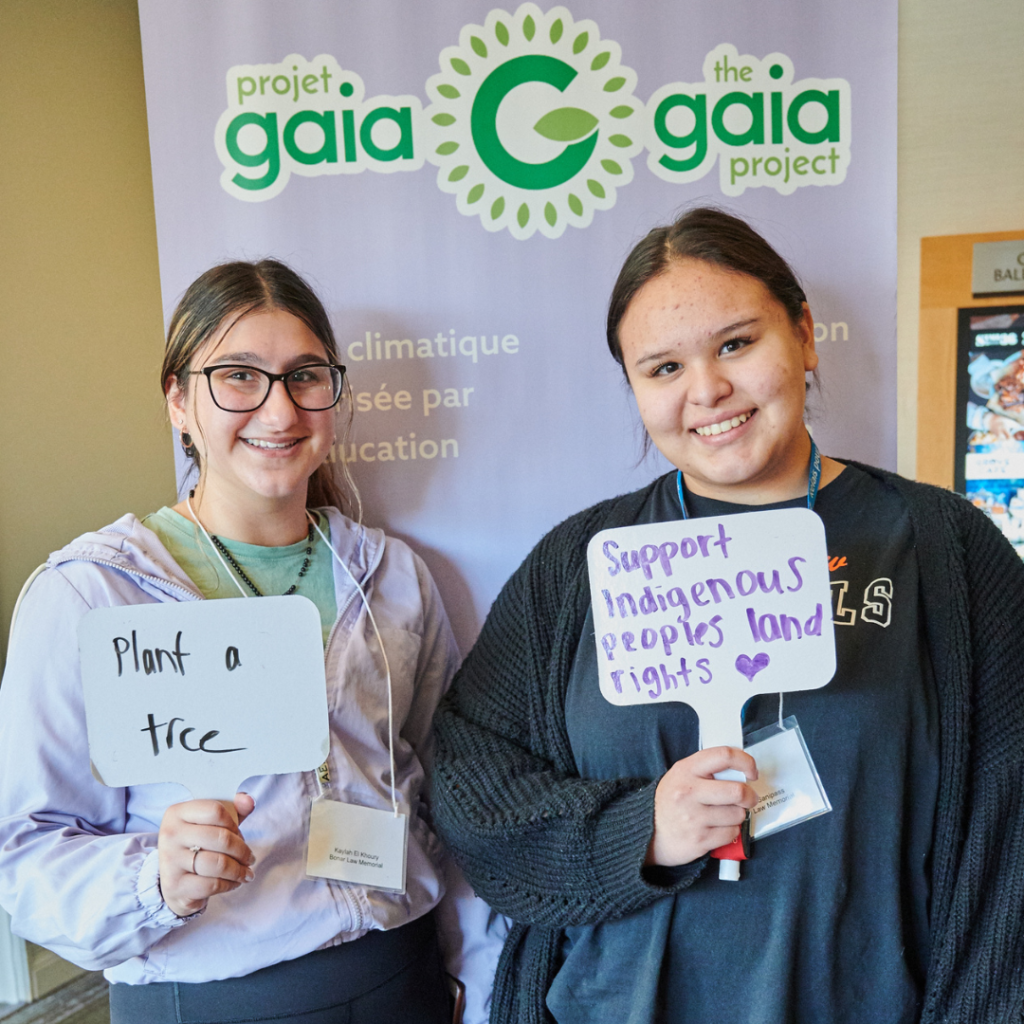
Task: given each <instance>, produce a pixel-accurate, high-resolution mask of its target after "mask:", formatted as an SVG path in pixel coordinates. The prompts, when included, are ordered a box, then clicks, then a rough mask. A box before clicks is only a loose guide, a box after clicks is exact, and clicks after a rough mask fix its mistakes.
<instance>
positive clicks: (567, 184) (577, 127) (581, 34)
mask: <svg viewBox="0 0 1024 1024" xmlns="http://www.w3.org/2000/svg"><path fill="white" fill-rule="evenodd" d="M619 58H620V50H619V46H618V44H617V43H613V42H611V41H608V40H602V39H601V37H600V33H599V32H598V28H597V25H596V24H594V22H592V21H580V22H575V21H573V18H572V15H571V14H570V13H569V11H567V10H566V9H565V8H564V7H556V8H553V9H552V10H550V11H548V12H547V13H546V14H545V13H543V12H542V11H541V10H540V8H539V7H537V6H536V5H535V4H532V3H528V4H523V5H522V6H521V7H520V8H519V9H518V10H517V11H516V13H515V14H514V15H510V14H508V13H506V12H505V11H500V10H496V11H491V12H490V14H488V16H487V19H486V21H485V22H484V24H483V25H482V26H479V25H467V26H466V27H465V28H463V30H462V32H461V33H460V36H459V45H458V46H451V47H448V48H447V49H445V50H444V51H443V52H442V53H441V59H440V64H441V73H440V74H438V75H434V76H433V77H432V78H431V79H430V80H429V81H428V82H427V93H428V95H429V96H430V98H431V100H432V103H431V105H430V106H429V107H428V108H427V110H426V111H425V112H424V127H425V136H426V142H427V159H428V160H430V161H431V163H434V164H436V165H437V167H438V174H437V183H438V187H439V188H440V189H441V190H442V191H443V192H449V193H452V194H454V195H455V196H456V202H457V205H458V209H459V212H460V213H463V214H465V215H466V216H469V217H479V218H480V221H481V223H482V224H483V226H484V227H485V228H486V229H487V230H488V231H501V230H505V229H507V230H508V231H509V232H510V233H511V234H512V235H513V236H514V237H515V238H519V239H525V238H529V237H530V236H531V235H533V234H534V232H536V231H540V232H541V234H543V235H546V236H547V237H548V238H558V237H559V236H560V235H561V234H562V232H564V231H565V229H566V227H568V226H569V225H572V226H573V227H581V228H585V227H587V226H588V225H589V224H590V222H591V220H592V219H593V215H594V211H595V210H607V209H610V208H611V207H612V206H614V205H615V197H616V189H617V188H618V187H619V186H620V185H626V184H628V183H629V182H630V181H632V179H633V166H632V163H631V158H632V157H634V156H636V155H637V154H638V153H639V152H640V150H641V148H642V127H641V124H640V119H641V112H642V109H643V108H642V105H641V104H639V103H638V102H637V101H635V100H634V99H633V95H632V93H633V90H634V88H635V87H636V73H635V72H634V71H633V70H632V69H630V68H627V67H623V66H622V64H621V63H620V60H619Z"/></svg>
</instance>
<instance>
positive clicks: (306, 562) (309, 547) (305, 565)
mask: <svg viewBox="0 0 1024 1024" xmlns="http://www.w3.org/2000/svg"><path fill="white" fill-rule="evenodd" d="M210 540H212V541H213V543H214V546H215V547H216V548H217V550H218V551H219V552H220V553H221V554H222V555H223V556H224V557H225V558H226V559H227V560H228V562H229V563H230V564H231V568H232V569H234V570H235V572H237V573H238V575H239V576H241V578H242V582H243V583H244V584H245V585H246V586H247V587H248V588H249V589H250V590H251V591H252V592H253V593H254V594H255V595H256V596H257V597H263V592H262V591H261V590H260V589H259V588H258V587H257V586H256V584H255V583H253V581H252V580H251V579H249V577H248V576H246V574H245V571H244V570H243V569H242V567H241V566H240V565H239V564H238V563H237V562H236V561H235V560H234V558H232V557H231V552H230V551H228V549H227V548H226V547H225V546H224V544H223V542H222V541H221V539H220V537H218V536H217V535H216V534H215V533H211V534H210ZM305 554H306V557H305V558H304V559H303V561H302V568H301V569H300V570H299V577H298V579H297V580H296V581H295V582H294V583H293V584H292V585H291V586H290V587H289V588H288V589H287V590H286V591H285V592H284V593H283V594H282V595H281V596H282V597H287V596H288V595H289V594H294V593H295V591H296V590H298V589H299V580H301V579H302V577H303V576H305V575H306V573H307V572H308V571H309V566H310V563H311V562H312V560H313V559H312V555H313V524H312V523H310V524H309V533H308V535H307V537H306V552H305Z"/></svg>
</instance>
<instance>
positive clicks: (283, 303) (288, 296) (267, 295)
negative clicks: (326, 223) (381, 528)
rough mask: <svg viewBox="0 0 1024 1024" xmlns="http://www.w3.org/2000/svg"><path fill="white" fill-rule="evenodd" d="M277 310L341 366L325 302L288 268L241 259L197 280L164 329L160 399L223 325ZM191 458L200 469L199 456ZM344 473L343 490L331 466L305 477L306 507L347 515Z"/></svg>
mask: <svg viewBox="0 0 1024 1024" xmlns="http://www.w3.org/2000/svg"><path fill="white" fill-rule="evenodd" d="M278 309H279V310H283V311H284V312H286V313H291V314H292V316H294V317H297V318H298V319H299V320H301V321H302V322H303V323H304V324H305V325H306V326H307V327H308V328H309V329H310V330H311V331H312V332H313V334H314V335H316V337H317V339H318V340H319V342H320V344H321V345H323V347H324V350H325V352H326V353H327V358H328V359H329V360H330V361H331V362H333V363H337V362H340V360H339V358H338V343H337V341H336V340H335V337H334V330H333V328H332V327H331V321H330V319H329V318H328V316H327V311H326V310H325V309H324V306H323V303H322V302H321V301H320V300H319V299H318V298H317V296H316V293H315V292H314V291H313V289H312V288H311V287H310V286H309V285H308V284H307V283H306V282H305V281H304V280H303V279H302V278H301V277H300V276H299V275H298V274H296V273H295V271H294V270H292V269H291V267H288V266H286V265H285V264H284V263H281V262H279V261H278V260H272V259H263V260H259V261H258V262H256V263H247V262H244V261H241V260H239V261H236V262H233V263H222V264H220V265H219V266H216V267H211V268H210V269H209V270H207V271H206V273H205V274H202V275H200V276H199V277H197V278H196V280H195V281H193V282H192V284H190V285H189V286H188V288H187V289H186V291H185V294H184V295H183V296H182V297H181V301H180V302H179V303H178V305H177V308H176V309H175V310H174V315H173V316H172V317H171V323H170V326H169V327H168V328H167V345H166V347H165V349H164V362H163V367H162V368H161V371H160V384H161V386H162V387H163V390H164V394H166V393H167V389H168V387H169V386H170V383H171V381H172V379H173V380H176V381H177V382H178V385H179V387H181V388H185V387H186V385H187V382H188V379H189V377H190V376H192V375H193V372H192V369H191V363H192V360H193V358H194V357H195V355H196V353H197V352H198V351H200V350H201V349H202V347H203V346H204V345H205V344H206V342H207V341H209V339H210V338H211V337H212V336H213V335H214V334H215V333H216V331H217V329H218V328H219V327H220V326H221V325H222V324H224V323H226V322H227V323H229V324H231V325H234V324H235V323H237V322H238V321H239V320H241V319H242V318H243V317H245V316H249V315H250V314H252V313H259V312H269V311H272V310H278ZM346 382H347V378H346ZM346 387H347V383H346ZM348 408H349V418H351V403H348ZM191 457H192V460H193V461H194V463H195V465H196V467H197V468H200V464H199V455H198V453H196V454H193V455H192V456H191ZM344 474H345V482H346V484H347V488H346V489H343V488H342V487H341V486H340V485H339V483H338V481H337V480H336V479H335V477H334V472H333V469H332V465H331V463H330V461H325V462H323V463H322V464H321V465H320V466H318V467H317V469H316V471H315V472H314V473H313V475H312V476H311V477H310V478H309V487H308V490H307V493H306V504H307V506H309V507H310V508H314V507H317V506H322V505H334V506H336V507H337V508H339V509H341V510H342V511H345V512H347V511H349V509H350V506H351V505H352V504H353V503H352V502H350V501H349V500H348V499H347V498H346V493H345V491H346V490H351V491H353V492H354V485H353V484H352V480H351V478H350V477H349V475H348V470H347V467H344ZM356 503H358V498H356Z"/></svg>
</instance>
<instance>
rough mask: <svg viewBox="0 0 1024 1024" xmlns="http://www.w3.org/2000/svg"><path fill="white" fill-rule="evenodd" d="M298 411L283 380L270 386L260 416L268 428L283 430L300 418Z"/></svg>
mask: <svg viewBox="0 0 1024 1024" xmlns="http://www.w3.org/2000/svg"><path fill="white" fill-rule="evenodd" d="M298 412H299V411H298V409H297V408H296V406H295V403H294V402H293V401H292V398H291V395H289V394H288V389H287V388H286V387H285V386H284V381H283V380H275V381H273V383H271V385H270V393H269V394H268V395H267V400H266V401H265V402H264V403H263V404H262V405H261V406H260V407H259V410H258V415H259V418H260V420H261V421H262V422H263V423H266V424H267V426H273V427H276V428H277V429H279V430H280V429H283V428H284V427H288V426H290V425H291V424H292V423H294V422H295V420H296V419H297V418H298Z"/></svg>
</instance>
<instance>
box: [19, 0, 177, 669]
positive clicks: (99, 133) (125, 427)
mask: <svg viewBox="0 0 1024 1024" xmlns="http://www.w3.org/2000/svg"><path fill="white" fill-rule="evenodd" d="M0 110H2V112H3V118H2V124H3V132H2V138H3V159H2V160H0V238H2V246H0V437H2V438H3V443H2V444H0V634H2V635H3V639H2V640H0V653H2V651H3V649H4V646H5V644H6V631H7V622H8V620H9V616H10V612H11V610H12V608H13V604H14V599H15V597H16V596H17V594H18V590H19V589H20V587H21V583H22V581H23V580H24V578H25V577H26V576H27V575H28V573H29V572H30V571H31V570H32V569H33V568H34V567H35V566H36V565H37V564H38V563H39V562H41V561H43V560H44V559H45V558H46V555H47V554H48V553H49V552H50V551H51V550H52V549H54V548H56V547H59V546H60V545H61V544H63V543H64V542H65V541H66V540H69V539H70V538H72V537H74V536H76V535H77V534H79V533H81V532H83V531H84V530H86V529H90V528H92V529H95V528H96V527H98V526H100V525H102V524H103V523H106V522H109V521H110V520H112V519H114V518H116V517H117V516H119V515H121V514H122V513H124V512H125V511H127V510H129V509H130V510H132V511H135V512H144V511H148V510H150V509H153V508H156V507H159V506H160V505H161V504H164V503H166V502H167V501H168V499H170V498H172V497H173V482H174V481H173V465H172V458H171V448H170V432H169V428H168V427H167V426H166V425H165V417H164V414H163V408H162V404H161V401H160V395H159V385H158V383H157V379H156V378H157V372H158V369H159V360H160V353H161V339H162V331H163V323H162V319H163V318H162V314H161V305H160V291H159V281H158V276H157V260H156V229H155V224H154V220H153V198H152V182H151V179H150V172H149V146H148V140H147V137H146V110H145V98H144V95H143V89H142V53H141V43H140V40H139V23H138V13H137V10H136V6H135V2H134V0H2V2H0Z"/></svg>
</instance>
